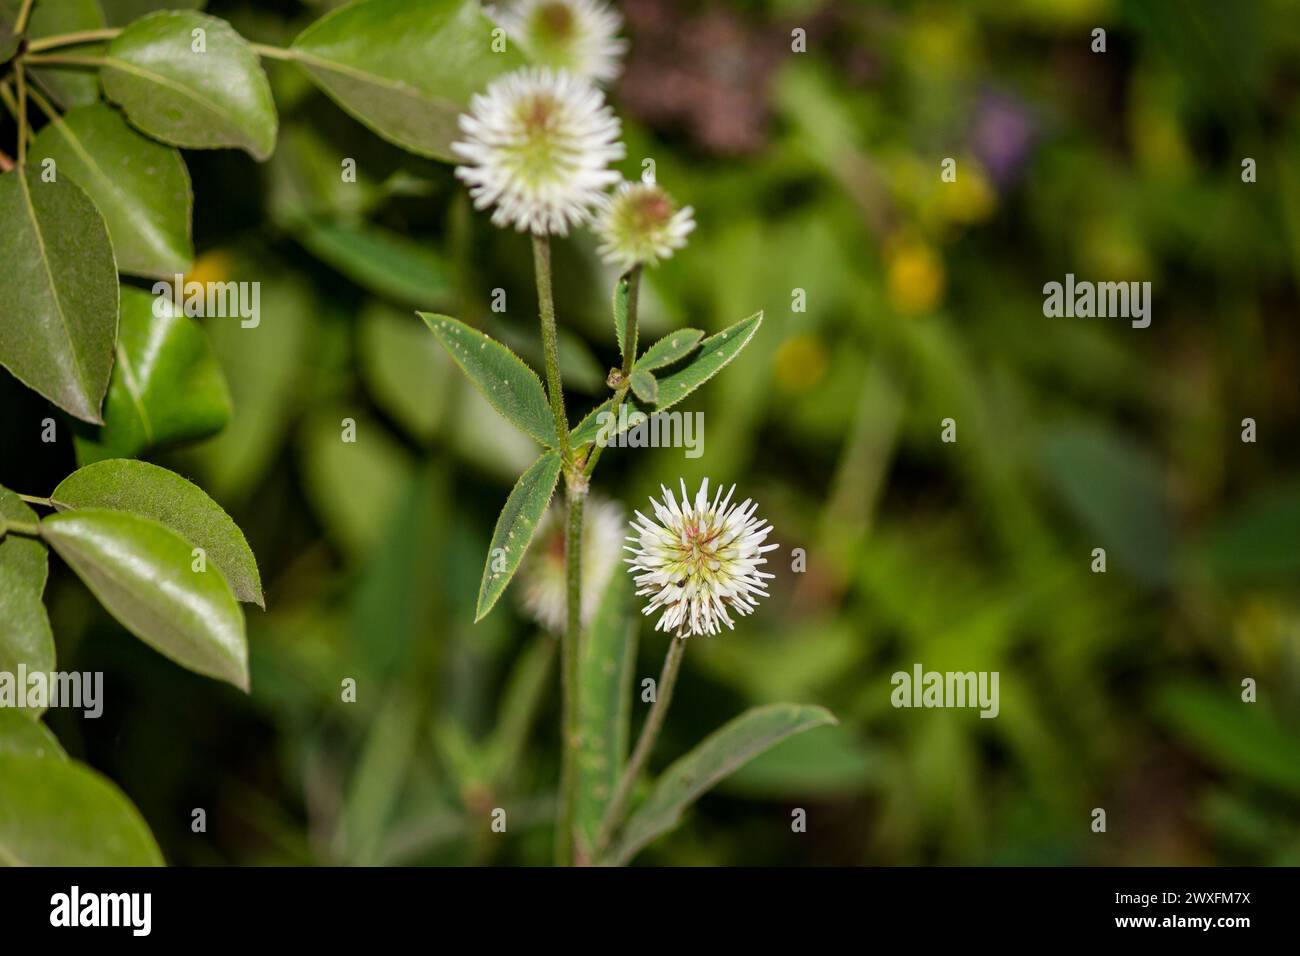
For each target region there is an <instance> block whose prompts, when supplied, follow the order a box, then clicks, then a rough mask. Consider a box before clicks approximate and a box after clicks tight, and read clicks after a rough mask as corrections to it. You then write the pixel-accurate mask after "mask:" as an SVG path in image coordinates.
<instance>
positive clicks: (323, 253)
mask: <svg viewBox="0 0 1300 956" xmlns="http://www.w3.org/2000/svg"><path fill="white" fill-rule="evenodd" d="M335 175H336V176H337V170H336V171H335ZM292 232H293V235H294V236H295V238H297V240H298V241H299V242H300V243H302V244H303V246H305V247H306V248H307V249H308V250H309V251H310V252H311V253H312V254H313V255H315V256H316V257H317V258H318V259H320V260H321V261H322V262H325V263H327V264H329V265H331V266H333V267H334V268H335V269H337V270H338V271H339V272H341V273H343V275H345V276H347V277H348V278H349V279H351V280H352V281H354V282H356V283H357V284H358V285H361V286H364V287H365V288H367V289H370V290H371V291H374V292H377V293H379V294H380V295H382V296H386V297H387V298H390V299H395V300H397V301H400V302H406V303H409V304H411V305H424V306H429V305H436V304H438V303H439V302H440V301H441V300H445V299H446V298H447V297H448V295H449V294H450V292H451V290H452V280H451V270H450V269H449V268H448V266H447V263H446V262H445V261H444V260H443V259H442V257H441V256H439V255H438V254H437V253H435V252H434V251H433V250H431V249H429V247H428V246H427V244H425V243H423V242H417V241H415V240H413V239H409V238H407V237H406V236H403V235H401V234H400V233H396V232H390V231H388V230H386V229H382V228H380V227H378V226H371V225H345V224H339V223H333V222H330V221H328V220H326V219H320V218H316V217H309V216H304V217H301V218H299V219H297V220H296V221H295V222H294V224H293V226H292ZM408 321H409V320H408Z"/></svg>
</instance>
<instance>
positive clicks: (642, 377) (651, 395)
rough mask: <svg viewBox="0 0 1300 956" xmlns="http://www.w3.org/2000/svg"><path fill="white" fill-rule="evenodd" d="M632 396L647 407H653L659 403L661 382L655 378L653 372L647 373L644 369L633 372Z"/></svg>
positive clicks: (636, 369)
mask: <svg viewBox="0 0 1300 956" xmlns="http://www.w3.org/2000/svg"><path fill="white" fill-rule="evenodd" d="M630 381H631V385H632V394H633V395H635V396H636V397H637V398H639V399H641V401H643V402H645V403H646V404H647V405H653V404H655V402H657V401H659V382H658V380H657V379H655V377H654V373H653V372H647V371H646V370H645V369H643V368H635V369H633V370H632V376H631V379H630Z"/></svg>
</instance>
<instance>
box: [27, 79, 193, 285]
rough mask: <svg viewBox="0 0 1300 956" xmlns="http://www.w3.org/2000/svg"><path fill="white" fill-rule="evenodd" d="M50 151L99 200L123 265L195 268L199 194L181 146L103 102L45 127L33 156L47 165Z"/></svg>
mask: <svg viewBox="0 0 1300 956" xmlns="http://www.w3.org/2000/svg"><path fill="white" fill-rule="evenodd" d="M46 158H51V159H53V160H54V162H55V168H56V170H57V175H59V176H63V175H65V174H66V175H68V176H70V177H71V178H72V180H73V182H75V183H76V184H77V185H78V186H80V187H81V188H82V189H84V190H85V191H86V195H88V196H89V197H90V198H91V200H93V201H94V203H95V206H96V207H97V208H98V209H99V211H100V213H101V214H102V215H103V217H104V224H105V225H106V226H107V227H108V234H109V237H110V238H111V239H112V241H113V252H114V253H115V254H116V256H117V267H118V269H120V270H121V271H122V272H129V273H132V274H134V275H141V276H151V277H154V278H168V279H170V278H171V277H172V276H173V275H175V274H177V273H182V272H185V271H186V270H187V269H189V267H190V260H191V259H193V258H194V248H193V246H192V245H191V243H190V211H191V209H192V207H193V205H194V200H193V195H192V193H191V192H190V176H189V173H188V172H187V171H186V169H185V163H184V161H182V159H181V154H180V153H179V152H178V151H177V150H175V149H173V148H172V147H170V146H163V145H162V144H161V143H157V142H155V141H154V140H151V139H149V138H148V137H145V136H142V135H140V134H139V133H137V132H136V131H135V130H134V129H132V128H131V126H130V124H128V123H127V122H126V120H125V119H123V118H122V114H121V113H120V112H118V111H117V110H115V109H113V107H111V106H109V105H108V104H106V103H96V104H94V105H93V106H83V107H79V108H78V109H74V110H72V111H71V112H69V113H68V114H67V115H65V116H63V117H62V118H56V119H55V120H54V121H53V122H51V123H49V124H48V125H47V126H46V127H45V128H44V129H43V130H41V132H40V135H39V136H37V137H36V141H35V142H34V143H33V144H32V148H31V152H30V158H29V160H28V161H29V162H30V163H31V164H32V165H33V166H40V165H41V161H42V160H44V159H46Z"/></svg>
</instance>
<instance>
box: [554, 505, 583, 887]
mask: <svg viewBox="0 0 1300 956" xmlns="http://www.w3.org/2000/svg"><path fill="white" fill-rule="evenodd" d="M565 497H566V499H567V501H568V521H567V522H566V523H565V528H564V574H565V583H566V592H565V597H566V599H565V605H566V607H565V612H566V613H565V627H564V639H563V642H562V645H561V654H562V657H563V660H562V666H563V668H564V675H563V680H562V684H563V696H564V714H563V721H564V761H563V769H562V772H561V777H560V796H561V799H560V818H559V826H558V828H557V829H558V833H559V841H558V842H559V844H561V845H557V848H556V850H557V855H558V856H559V858H560V860H561V863H562V865H565V866H568V865H571V864H572V863H573V862H575V861H574V853H575V841H574V829H575V824H576V822H577V808H578V751H579V748H580V747H581V745H582V723H581V716H580V714H579V713H578V683H579V673H580V669H581V661H582V512H583V505H584V504H585V502H586V498H587V489H586V485H585V484H580V485H578V486H575V485H573V484H571V485H569V486H568V487H567V488H566V492H565ZM581 862H584V863H585V862H586V861H585V860H584V861H581Z"/></svg>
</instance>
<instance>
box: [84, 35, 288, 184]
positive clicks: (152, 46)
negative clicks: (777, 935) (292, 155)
mask: <svg viewBox="0 0 1300 956" xmlns="http://www.w3.org/2000/svg"><path fill="white" fill-rule="evenodd" d="M105 60H106V62H105V65H104V66H103V68H102V71H101V77H102V80H103V83H104V93H105V95H106V96H107V97H108V98H109V99H110V100H113V101H114V102H115V103H119V104H120V105H121V106H122V109H124V110H125V111H126V115H127V117H129V118H130V120H131V122H132V123H134V124H135V125H136V126H138V127H139V128H140V129H142V130H143V131H144V132H146V133H148V134H149V135H150V136H153V137H156V138H157V139H160V140H162V141H163V142H164V143H170V144H172V145H173V146H183V147H186V148H187V149H213V148H217V147H224V146H229V147H236V148H239V149H242V150H244V151H245V152H247V153H248V154H249V155H251V156H252V157H253V158H254V159H258V160H263V159H266V158H267V157H268V156H270V155H271V152H272V150H274V149H275V133H276V124H277V120H276V115H275V102H274V101H273V100H272V99H271V85H270V84H269V83H268V82H267V79H266V74H265V73H264V72H263V71H262V62H261V60H260V59H258V56H257V54H256V53H254V52H253V49H252V47H250V46H249V45H248V44H247V43H246V42H245V41H244V38H243V37H241V36H240V35H239V34H238V33H236V32H235V30H234V28H233V27H231V25H230V24H229V23H227V22H226V21H225V20H220V19H218V18H217V17H212V16H208V15H207V14H205V13H191V12H187V11H175V10H173V11H166V12H161V13H152V14H149V15H148V16H145V17H141V18H140V19H139V20H136V21H135V22H134V23H132V24H131V25H130V26H128V27H127V28H126V29H125V30H123V31H122V32H121V33H120V34H118V36H117V37H116V38H114V40H113V42H112V43H110V44H109V45H108V51H107V53H106V55H105Z"/></svg>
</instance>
